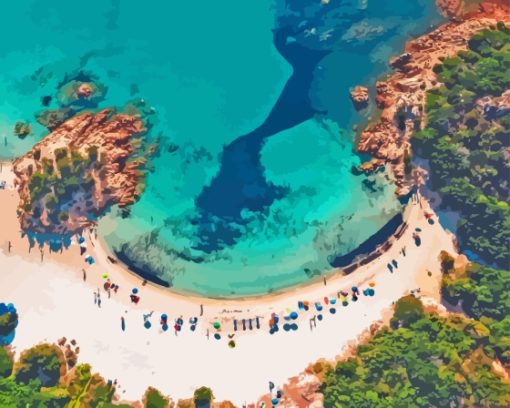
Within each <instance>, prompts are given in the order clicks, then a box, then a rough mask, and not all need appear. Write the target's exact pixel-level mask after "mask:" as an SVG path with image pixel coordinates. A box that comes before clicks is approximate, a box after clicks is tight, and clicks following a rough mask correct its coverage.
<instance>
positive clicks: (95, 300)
mask: <svg viewBox="0 0 510 408" xmlns="http://www.w3.org/2000/svg"><path fill="white" fill-rule="evenodd" d="M94 304H95V305H96V304H97V293H96V292H95V291H94Z"/></svg>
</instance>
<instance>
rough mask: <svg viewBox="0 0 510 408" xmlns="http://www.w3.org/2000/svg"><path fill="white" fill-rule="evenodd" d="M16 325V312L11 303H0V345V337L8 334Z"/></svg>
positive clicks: (0, 340) (0, 341)
mask: <svg viewBox="0 0 510 408" xmlns="http://www.w3.org/2000/svg"><path fill="white" fill-rule="evenodd" d="M16 326H18V313H17V312H16V309H15V308H14V306H12V305H6V304H5V303H0V345H1V344H2V339H1V337H3V336H9V335H10V334H11V333H12V332H13V331H14V329H16Z"/></svg>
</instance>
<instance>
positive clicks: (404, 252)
mask: <svg viewBox="0 0 510 408" xmlns="http://www.w3.org/2000/svg"><path fill="white" fill-rule="evenodd" d="M402 255H404V256H406V247H405V245H404V246H403V247H402Z"/></svg>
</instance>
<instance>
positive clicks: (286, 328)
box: [283, 323, 290, 331]
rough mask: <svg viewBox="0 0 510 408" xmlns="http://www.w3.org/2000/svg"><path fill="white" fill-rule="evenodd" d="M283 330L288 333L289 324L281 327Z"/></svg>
mask: <svg viewBox="0 0 510 408" xmlns="http://www.w3.org/2000/svg"><path fill="white" fill-rule="evenodd" d="M283 330H285V331H289V330H290V324H287V323H285V324H284V325H283Z"/></svg>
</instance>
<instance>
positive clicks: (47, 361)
mask: <svg viewBox="0 0 510 408" xmlns="http://www.w3.org/2000/svg"><path fill="white" fill-rule="evenodd" d="M64 372H65V360H64V356H63V353H62V351H61V350H60V349H59V348H58V347H57V346H55V345H50V344H39V345H37V346H34V347H32V348H30V349H28V350H26V351H24V352H23V353H21V356H20V359H19V362H18V363H17V364H16V369H15V377H16V381H17V382H22V383H24V384H28V383H29V382H30V381H32V380H39V381H40V383H41V385H42V386H43V387H53V386H55V385H57V384H58V382H59V379H60V376H61V375H62V374H64Z"/></svg>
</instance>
